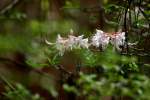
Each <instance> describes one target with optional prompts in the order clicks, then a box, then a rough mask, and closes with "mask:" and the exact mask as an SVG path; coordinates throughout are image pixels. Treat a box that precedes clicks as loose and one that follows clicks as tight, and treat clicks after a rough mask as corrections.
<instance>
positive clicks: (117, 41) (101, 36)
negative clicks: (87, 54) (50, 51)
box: [46, 30, 125, 55]
mask: <svg viewBox="0 0 150 100" xmlns="http://www.w3.org/2000/svg"><path fill="white" fill-rule="evenodd" d="M83 37H84V35H80V36H77V37H76V36H73V35H69V36H68V38H64V37H61V36H60V35H59V34H58V36H57V39H56V42H55V43H50V42H48V41H46V43H47V44H49V45H52V44H55V46H56V49H57V50H58V51H59V53H60V55H63V54H64V52H65V51H67V50H72V49H74V48H87V49H88V47H89V46H91V45H93V46H95V47H102V49H106V48H107V46H108V44H109V43H111V44H112V45H114V47H115V48H116V49H117V50H119V49H120V48H119V46H123V45H124V43H125V32H116V34H108V33H105V32H103V31H102V30H96V34H95V35H94V36H93V37H92V38H91V43H89V41H88V38H83Z"/></svg>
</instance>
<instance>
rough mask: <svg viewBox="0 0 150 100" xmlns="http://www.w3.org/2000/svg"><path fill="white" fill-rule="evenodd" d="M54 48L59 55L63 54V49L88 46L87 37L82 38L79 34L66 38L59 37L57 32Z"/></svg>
mask: <svg viewBox="0 0 150 100" xmlns="http://www.w3.org/2000/svg"><path fill="white" fill-rule="evenodd" d="M55 46H56V49H57V50H58V51H59V53H60V55H63V54H64V52H65V51H67V50H72V49H74V48H88V47H89V43H88V38H85V39H84V38H83V35H81V36H78V37H76V36H73V35H69V36H68V38H64V37H61V36H60V35H59V34H58V36H57V39H56V43H55Z"/></svg>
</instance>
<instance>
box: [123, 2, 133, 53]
mask: <svg viewBox="0 0 150 100" xmlns="http://www.w3.org/2000/svg"><path fill="white" fill-rule="evenodd" d="M131 3H132V0H128V6H127V7H126V10H125V15H124V30H125V33H126V34H125V37H126V39H125V42H126V47H127V48H126V49H127V50H126V52H127V54H128V51H129V47H128V30H127V13H128V9H129V8H130V6H131Z"/></svg>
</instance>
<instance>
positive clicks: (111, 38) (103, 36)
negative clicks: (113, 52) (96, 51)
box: [91, 30, 125, 50]
mask: <svg viewBox="0 0 150 100" xmlns="http://www.w3.org/2000/svg"><path fill="white" fill-rule="evenodd" d="M109 43H111V44H112V45H114V47H115V48H116V49H117V50H120V48H119V46H123V45H124V43H125V32H116V33H114V34H110V33H105V32H103V31H101V30H96V34H95V35H94V36H93V37H92V43H91V44H92V45H93V46H96V47H102V49H105V48H107V46H108V44H109Z"/></svg>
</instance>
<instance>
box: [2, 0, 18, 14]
mask: <svg viewBox="0 0 150 100" xmlns="http://www.w3.org/2000/svg"><path fill="white" fill-rule="evenodd" d="M18 2H19V0H14V1H13V2H11V3H10V4H8V5H7V6H6V7H5V8H3V9H2V10H1V11H0V14H1V15H2V14H5V13H6V12H7V11H9V10H10V9H12V8H13V7H14V6H15V5H16V4H17V3H18Z"/></svg>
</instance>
